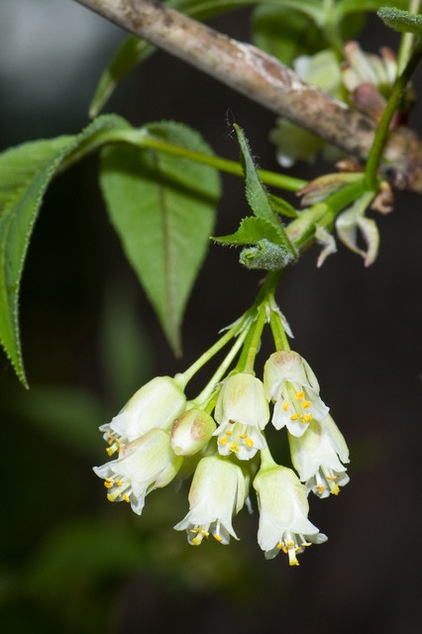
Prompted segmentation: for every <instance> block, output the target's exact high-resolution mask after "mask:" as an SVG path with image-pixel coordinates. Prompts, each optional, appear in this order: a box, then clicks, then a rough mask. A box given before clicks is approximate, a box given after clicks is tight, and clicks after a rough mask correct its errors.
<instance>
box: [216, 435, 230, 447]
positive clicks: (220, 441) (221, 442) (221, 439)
mask: <svg viewBox="0 0 422 634" xmlns="http://www.w3.org/2000/svg"><path fill="white" fill-rule="evenodd" d="M227 440H228V438H227V436H223V437H222V438H220V440H219V441H218V442H219V443H220V445H225V444H226V442H227Z"/></svg>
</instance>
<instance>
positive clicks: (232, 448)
mask: <svg viewBox="0 0 422 634" xmlns="http://www.w3.org/2000/svg"><path fill="white" fill-rule="evenodd" d="M229 451H231V452H232V453H238V451H239V447H238V446H237V445H236V444H235V443H234V442H231V443H230V444H229Z"/></svg>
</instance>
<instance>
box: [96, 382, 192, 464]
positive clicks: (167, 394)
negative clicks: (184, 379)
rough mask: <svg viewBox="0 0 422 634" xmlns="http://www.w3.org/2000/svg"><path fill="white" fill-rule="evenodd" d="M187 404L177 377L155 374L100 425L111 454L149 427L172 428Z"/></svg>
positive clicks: (145, 431) (108, 451) (146, 430)
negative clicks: (113, 415)
mask: <svg viewBox="0 0 422 634" xmlns="http://www.w3.org/2000/svg"><path fill="white" fill-rule="evenodd" d="M185 406H186V397H185V394H184V392H183V389H182V387H181V386H180V385H179V382H178V381H177V379H175V378H172V377H170V376H157V377H155V378H154V379H152V380H151V381H149V382H148V383H146V384H145V385H143V386H142V387H141V388H140V389H139V390H138V391H137V392H135V394H134V395H133V396H132V398H131V399H130V400H129V401H128V402H127V403H126V405H125V406H124V407H123V409H122V410H121V411H120V412H119V414H117V416H115V417H114V418H113V419H112V420H111V422H110V423H106V424H105V425H102V426H101V427H100V431H102V432H104V439H105V440H107V442H108V444H109V447H108V448H107V453H108V455H109V456H111V455H112V454H113V453H114V452H115V451H117V450H118V449H119V448H120V446H121V445H124V444H126V443H128V442H131V441H132V440H135V439H136V438H138V437H139V436H142V435H143V434H146V433H147V432H148V431H149V430H150V429H154V428H158V429H170V427H171V425H172V423H173V421H174V419H175V418H177V417H178V416H180V414H181V413H182V412H183V410H184V409H185Z"/></svg>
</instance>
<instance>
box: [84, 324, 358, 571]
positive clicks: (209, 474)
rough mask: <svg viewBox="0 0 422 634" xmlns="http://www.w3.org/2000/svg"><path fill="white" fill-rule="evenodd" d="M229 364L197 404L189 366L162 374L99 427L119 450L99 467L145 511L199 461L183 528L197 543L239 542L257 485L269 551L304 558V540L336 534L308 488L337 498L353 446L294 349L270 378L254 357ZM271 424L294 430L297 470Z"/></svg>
mask: <svg viewBox="0 0 422 634" xmlns="http://www.w3.org/2000/svg"><path fill="white" fill-rule="evenodd" d="M248 327H249V326H248ZM246 330H247V329H246ZM237 335H239V329H238V330H237V332H236V336H237ZM244 339H246V335H244V336H243V340H244ZM238 340H239V341H241V340H242V336H239V337H238ZM245 345H246V344H245ZM236 346H237V348H239V347H240V343H238V344H235V346H234V348H235V347H236ZM233 356H234V353H233V352H232V353H230V355H228V357H229V358H230V360H231V359H232V357H233ZM252 365H253V364H252ZM223 366H224V367H223V370H222V374H223V376H221V377H219V376H218V373H217V377H216V375H214V377H213V381H211V382H210V384H209V385H208V386H207V389H205V390H204V391H203V392H202V393H201V395H200V396H199V397H198V398H197V399H196V400H194V401H188V400H187V398H186V396H185V388H186V384H187V382H188V381H189V380H190V376H191V375H190V374H189V371H187V372H186V373H185V374H178V375H176V376H175V377H174V378H171V377H166V376H164V377H163V376H162V377H156V378H155V379H153V380H152V381H150V382H149V383H147V384H146V385H145V386H143V387H142V388H141V389H140V390H138V392H136V394H135V395H134V396H133V397H132V398H131V399H130V401H129V402H128V403H127V405H126V406H125V407H124V408H123V409H122V410H121V412H120V413H119V414H118V415H117V416H116V417H115V418H113V419H112V420H111V422H110V423H108V424H106V425H103V426H102V427H101V428H100V429H101V431H102V432H103V433H104V438H105V440H106V441H107V443H108V447H107V453H108V454H109V456H110V457H112V456H114V455H115V454H117V457H115V458H114V459H113V460H111V461H109V462H107V463H106V464H104V465H102V466H100V467H95V468H94V471H95V473H96V474H97V475H98V476H99V477H101V478H103V479H104V485H105V487H106V489H107V497H108V499H109V500H110V501H112V502H114V501H125V502H127V503H129V504H130V505H131V507H132V509H133V510H134V511H135V513H137V514H139V515H140V514H141V513H142V510H143V507H144V504H145V497H146V495H147V494H148V493H150V492H151V491H153V490H154V489H158V488H160V487H164V486H166V485H167V484H169V482H171V481H172V480H173V479H174V478H175V477H176V476H177V474H178V472H179V470H180V467H181V466H182V464H183V462H184V460H186V459H187V458H189V460H190V461H192V460H193V462H194V465H195V470H194V475H193V479H192V483H191V487H190V492H189V511H188V513H187V515H186V517H185V518H184V519H182V520H181V521H180V522H179V523H178V524H176V526H175V527H174V528H175V529H176V530H180V531H186V532H187V536H188V541H189V543H190V544H192V545H200V544H201V543H202V542H203V541H204V540H206V539H207V538H208V537H209V536H210V535H212V536H213V537H214V538H215V539H216V540H217V541H218V542H220V543H222V544H228V543H229V541H230V538H231V537H233V538H234V539H238V537H237V534H236V532H235V530H234V528H233V518H234V517H235V516H236V515H237V513H239V511H240V510H241V509H242V508H243V507H244V506H246V507H248V508H249V509H251V501H250V498H249V495H250V492H251V490H255V493H256V499H257V504H258V508H259V526H258V544H259V546H260V547H261V549H262V550H263V551H264V552H265V556H266V557H267V558H272V557H275V556H276V555H277V554H278V553H279V552H280V551H283V552H284V553H286V554H287V555H288V559H289V563H290V565H297V564H298V560H297V555H298V554H299V553H301V552H302V551H303V550H304V548H305V546H309V545H310V544H312V543H314V544H319V543H321V542H324V541H325V540H326V539H327V538H326V536H325V535H324V534H322V533H320V532H319V529H318V528H317V527H316V526H315V525H314V524H312V523H311V521H310V520H309V519H308V512H309V504H308V494H309V492H313V493H314V494H316V495H317V496H318V497H320V498H325V497H327V496H329V494H330V493H331V494H334V495H336V494H337V493H338V492H339V490H340V487H341V486H343V485H345V484H346V483H347V482H348V476H347V474H346V467H345V466H344V464H345V463H347V462H348V449H347V445H346V443H345V441H344V438H343V436H342V435H341V433H340V431H339V429H338V428H337V426H336V424H335V423H334V421H333V419H332V417H331V416H330V415H329V409H328V407H327V406H326V405H325V403H324V402H323V401H322V399H321V397H320V388H319V384H318V381H317V379H316V376H315V374H314V373H313V371H312V370H311V368H310V366H309V365H308V363H307V362H306V361H305V360H304V359H303V358H302V357H301V356H300V355H299V354H298V353H297V352H294V351H292V350H290V349H288V346H284V349H279V350H277V351H276V352H274V353H273V354H271V356H270V357H269V358H268V359H267V361H266V363H265V366H264V372H263V378H262V380H261V379H259V378H257V377H256V376H255V374H254V371H253V369H252V370H251V369H250V367H248V364H246V365H245V364H243V366H240V367H239V364H238V365H237V366H236V367H235V368H234V369H233V370H232V371H231V372H229V373H228V374H227V367H226V366H227V364H223ZM268 425H273V427H274V428H275V429H276V430H281V429H283V428H285V430H284V431H283V434H287V438H288V443H289V446H290V453H291V461H292V465H293V468H294V469H292V468H289V467H286V466H282V465H279V464H277V463H276V462H275V461H274V460H273V458H272V456H271V453H270V448H269V446H268V442H267V438H266V428H267V426H268Z"/></svg>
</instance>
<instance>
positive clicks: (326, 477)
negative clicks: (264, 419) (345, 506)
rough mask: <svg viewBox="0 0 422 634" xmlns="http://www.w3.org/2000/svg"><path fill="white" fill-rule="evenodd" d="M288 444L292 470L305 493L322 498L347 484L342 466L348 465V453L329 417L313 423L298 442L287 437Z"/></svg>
mask: <svg viewBox="0 0 422 634" xmlns="http://www.w3.org/2000/svg"><path fill="white" fill-rule="evenodd" d="M289 443H290V453H291V458H292V463H293V466H294V468H295V469H296V471H297V472H298V474H299V477H300V479H301V480H302V482H305V485H306V487H307V490H308V492H309V491H313V492H314V493H315V494H316V495H318V497H320V498H325V497H328V496H329V495H330V493H332V494H334V495H337V494H338V493H339V492H340V487H342V486H344V485H345V484H347V483H348V482H349V476H348V475H347V473H346V467H345V466H344V464H343V463H347V462H349V449H348V447H347V444H346V441H345V440H344V437H343V435H342V433H341V432H340V430H339V428H338V427H337V425H336V424H335V422H334V421H333V419H332V418H331V416H327V417H326V418H324V420H322V421H317V420H313V421H312V422H311V423H310V425H309V427H308V429H307V430H306V433H305V434H303V436H301V437H300V438H297V437H295V436H291V435H289Z"/></svg>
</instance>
